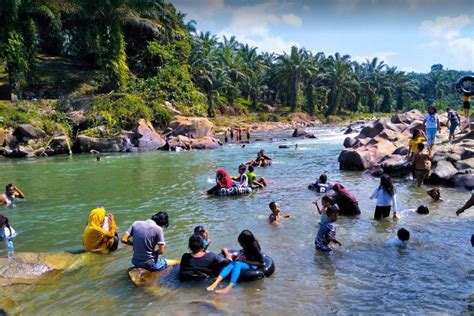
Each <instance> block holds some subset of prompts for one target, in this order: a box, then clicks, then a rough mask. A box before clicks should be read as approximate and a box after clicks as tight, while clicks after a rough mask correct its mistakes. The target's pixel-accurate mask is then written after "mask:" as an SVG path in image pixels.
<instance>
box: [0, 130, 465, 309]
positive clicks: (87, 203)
mask: <svg viewBox="0 0 474 316" xmlns="http://www.w3.org/2000/svg"><path fill="white" fill-rule="evenodd" d="M313 132H315V133H316V134H317V135H318V136H319V138H318V139H305V140H301V139H298V140H295V139H288V140H284V139H282V138H283V137H287V136H288V135H290V134H291V132H290V131H287V132H280V134H279V135H278V133H277V134H271V135H272V137H277V138H278V139H280V140H278V139H277V140H274V141H264V142H255V143H252V144H250V145H247V146H246V147H245V148H241V147H240V146H236V145H227V146H224V147H223V148H222V149H220V150H214V151H194V152H181V153H176V152H161V151H159V152H151V153H139V154H113V155H103V156H102V160H101V162H99V163H97V162H96V161H95V158H94V157H92V156H89V155H80V156H73V157H54V158H48V159H36V160H4V161H2V162H1V163H0V179H1V182H2V183H5V184H6V183H8V182H13V183H16V184H18V186H19V187H20V188H21V189H22V190H23V191H24V192H25V193H26V194H27V198H28V199H27V200H25V201H20V202H18V203H17V207H16V208H14V209H8V210H2V211H3V212H7V213H8V215H9V217H10V221H11V223H12V226H13V227H14V228H15V229H16V231H17V232H18V236H17V237H16V239H15V251H16V252H62V251H74V250H79V249H81V247H82V232H83V229H84V226H85V224H86V221H87V217H88V214H89V211H90V210H91V209H92V208H94V207H95V206H98V205H103V206H104V207H106V209H107V210H110V211H111V212H113V214H114V215H115V218H116V221H117V224H118V226H119V229H120V234H121V233H123V232H124V231H125V230H126V229H127V228H128V227H129V226H130V225H131V224H132V223H133V221H135V220H143V219H148V218H150V216H151V215H152V214H154V213H155V212H157V211H160V210H164V211H167V212H168V213H169V216H170V226H169V228H168V229H167V230H165V237H166V241H167V248H166V257H167V258H173V259H178V258H180V257H181V255H182V254H183V253H184V252H186V251H187V240H188V238H189V236H190V234H191V233H192V231H193V227H194V226H196V225H200V224H202V225H205V226H206V227H207V228H208V230H209V232H210V237H211V239H212V244H211V247H210V251H214V252H218V251H219V250H220V248H221V247H224V246H226V247H231V248H232V247H233V248H235V247H237V236H238V234H239V233H240V231H241V230H243V229H250V230H252V231H253V232H254V234H255V235H256V237H257V238H258V239H259V241H260V244H261V246H262V249H263V251H264V252H265V253H267V254H268V255H270V256H271V257H272V258H273V259H274V261H275V264H276V272H275V273H274V275H273V276H271V277H270V278H267V279H264V280H261V281H256V282H250V283H242V284H239V285H238V286H237V287H236V288H235V289H234V290H233V291H232V293H231V294H230V295H227V296H219V295H216V294H209V293H207V292H206V290H205V287H206V286H207V285H208V283H206V282H201V283H191V284H180V283H179V282H178V281H177V280H175V279H174V278H173V277H171V276H170V277H167V278H165V279H163V280H162V284H161V286H160V287H158V288H155V289H144V288H139V287H136V286H135V285H134V284H133V283H132V282H131V281H130V279H129V277H128V275H127V268H129V267H130V266H131V264H130V260H131V256H132V250H131V247H127V246H124V245H121V247H120V249H119V250H118V251H117V252H115V253H112V254H108V255H89V258H88V261H87V264H84V265H83V266H82V267H80V268H78V269H74V270H72V271H68V272H65V273H61V274H56V275H52V276H50V277H48V280H47V281H48V282H41V284H38V285H34V286H31V285H28V286H26V285H14V286H8V287H1V288H0V297H2V299H1V300H0V301H2V302H1V303H2V304H6V303H8V304H7V305H8V306H9V308H8V310H9V311H10V312H12V313H15V314H17V313H20V314H22V315H29V314H61V315H65V314H117V313H119V314H126V313H127V314H128V313H139V314H145V315H152V314H156V313H158V312H159V313H166V314H168V313H171V314H194V313H198V314H200V313H203V314H207V313H211V314H214V313H215V314H240V313H252V314H264V313H269V314H281V315H288V314H290V313H294V314H328V313H342V314H347V313H426V312H435V313H449V314H459V313H470V312H473V310H474V289H473V281H474V264H473V260H472V253H473V249H474V248H472V247H471V245H470V242H469V240H470V236H471V234H472V233H474V226H473V223H474V210H472V209H471V210H468V211H466V212H465V213H464V214H462V215H461V216H460V217H457V216H456V215H455V214H454V212H455V210H456V209H457V208H458V207H459V206H461V205H462V204H463V203H464V202H465V201H466V200H467V199H468V198H469V196H470V195H469V193H468V191H466V190H464V189H459V188H458V189H455V188H443V190H442V195H443V197H444V202H442V203H437V204H436V203H431V202H430V201H429V197H428V196H427V195H426V193H425V191H424V190H425V189H426V188H416V186H415V184H414V183H413V182H411V181H406V180H401V179H400V180H395V185H396V188H397V192H398V201H399V209H400V210H406V209H413V208H416V207H417V206H418V205H420V204H427V205H428V206H429V209H430V214H429V215H427V216H403V213H402V217H401V218H400V219H399V220H398V221H396V222H394V221H393V220H391V219H390V220H385V221H380V222H379V221H374V220H372V219H371V218H372V216H373V210H374V203H375V202H374V201H370V200H369V195H370V194H371V193H372V191H373V189H374V188H375V187H376V186H377V185H378V179H375V178H372V177H370V176H369V175H366V174H364V173H361V172H340V171H339V169H338V162H337V157H338V154H339V152H340V150H341V149H342V145H341V144H342V141H343V139H344V135H341V132H340V130H339V129H328V128H317V129H315V130H313ZM260 136H267V137H268V135H260ZM296 142H297V143H298V145H299V149H298V150H295V149H294V144H295V143H296ZM282 144H288V145H290V149H279V148H278V146H279V145H282ZM261 148H265V150H266V152H267V153H268V154H269V155H270V156H273V157H274V159H275V162H274V163H273V165H272V166H270V167H268V168H257V170H256V171H257V174H258V175H259V176H264V177H265V178H267V179H269V180H270V181H269V182H270V184H269V186H268V187H267V188H266V189H264V190H260V191H259V192H257V193H252V194H251V195H249V196H241V197H222V198H218V197H207V196H202V195H200V192H201V191H204V190H206V188H209V187H210V186H211V185H212V184H210V183H209V181H210V180H209V179H211V180H212V179H214V171H215V169H216V168H218V167H224V168H226V169H227V170H229V171H234V172H233V174H236V169H237V166H238V164H239V163H241V162H243V161H247V160H249V159H253V158H254V157H255V154H256V152H257V151H258V150H259V149H261ZM323 172H324V173H327V174H328V175H329V178H330V180H331V181H338V182H341V183H343V184H344V185H345V186H347V187H348V188H350V190H351V191H352V192H354V193H355V195H356V196H357V197H358V199H359V202H360V205H361V210H362V214H361V215H360V216H359V217H358V218H344V217H339V219H338V221H337V223H336V227H337V237H338V238H339V239H340V240H341V241H342V243H343V246H342V247H338V246H335V248H336V250H335V253H334V254H333V255H329V256H328V255H324V254H320V253H317V252H316V251H315V249H314V238H315V236H316V233H317V227H318V221H319V216H318V215H317V214H315V208H314V205H312V204H311V201H312V200H314V199H315V198H316V197H317V194H316V193H314V192H312V191H310V190H308V189H307V185H308V184H309V183H310V182H311V181H313V180H314V179H315V178H316V177H317V176H319V174H321V173H323ZM273 200H275V201H278V202H280V204H281V206H282V210H283V212H286V213H290V214H292V215H294V218H293V219H287V220H284V221H283V222H282V224H281V225H278V226H271V225H269V224H268V223H267V222H266V218H267V216H268V214H269V212H270V211H269V209H268V203H269V202H270V201H273ZM400 227H405V228H407V229H408V230H410V232H411V239H410V242H409V246H408V248H407V249H405V250H399V249H395V248H391V247H389V246H388V245H387V244H386V242H387V240H388V239H390V238H392V237H393V236H395V235H396V232H397V230H398V229H399V228H400ZM0 251H2V253H1V254H0V255H1V256H6V253H5V246H4V244H3V243H2V244H0ZM2 304H0V307H2Z"/></svg>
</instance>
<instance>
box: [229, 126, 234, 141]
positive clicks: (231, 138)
mask: <svg viewBox="0 0 474 316" xmlns="http://www.w3.org/2000/svg"><path fill="white" fill-rule="evenodd" d="M229 130H230V132H229V133H230V141H231V142H232V141H234V129H232V128H229Z"/></svg>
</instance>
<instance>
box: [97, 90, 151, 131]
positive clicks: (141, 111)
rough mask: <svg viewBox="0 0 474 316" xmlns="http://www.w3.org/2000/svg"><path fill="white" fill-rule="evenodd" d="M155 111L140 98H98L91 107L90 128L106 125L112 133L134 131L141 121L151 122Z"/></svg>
mask: <svg viewBox="0 0 474 316" xmlns="http://www.w3.org/2000/svg"><path fill="white" fill-rule="evenodd" d="M152 117H153V111H152V110H151V109H150V108H149V107H148V106H147V105H146V103H145V102H144V101H143V100H142V99H141V98H140V97H138V96H135V95H131V94H111V95H106V96H102V97H99V98H97V99H96V100H95V101H94V102H93V103H92V105H91V112H90V114H89V119H88V125H89V127H94V126H99V125H105V126H106V127H107V129H108V130H109V131H110V132H112V133H113V132H118V131H120V130H123V129H125V130H127V129H132V128H133V127H134V126H136V124H137V122H138V120H139V119H141V118H144V119H146V120H148V121H151V119H152Z"/></svg>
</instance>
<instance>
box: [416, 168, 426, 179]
mask: <svg viewBox="0 0 474 316" xmlns="http://www.w3.org/2000/svg"><path fill="white" fill-rule="evenodd" d="M415 174H416V179H422V180H423V179H424V178H425V177H426V175H427V174H428V170H416V171H415Z"/></svg>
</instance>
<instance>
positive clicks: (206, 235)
mask: <svg viewBox="0 0 474 316" xmlns="http://www.w3.org/2000/svg"><path fill="white" fill-rule="evenodd" d="M194 234H195V235H199V236H201V237H202V239H203V241H204V251H207V248H208V247H209V245H210V244H211V239H210V238H209V232H208V231H207V229H206V228H205V227H204V226H201V225H199V226H196V227H194Z"/></svg>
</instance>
